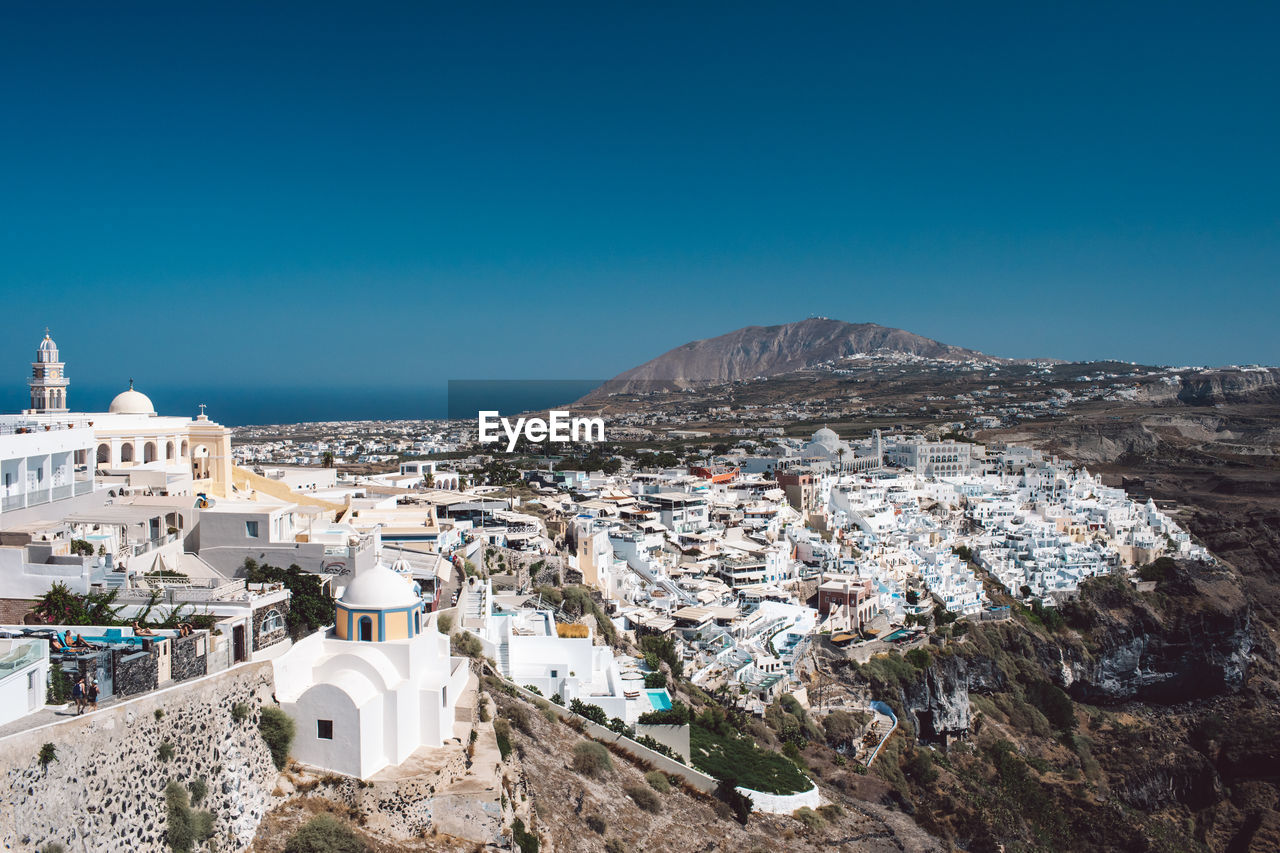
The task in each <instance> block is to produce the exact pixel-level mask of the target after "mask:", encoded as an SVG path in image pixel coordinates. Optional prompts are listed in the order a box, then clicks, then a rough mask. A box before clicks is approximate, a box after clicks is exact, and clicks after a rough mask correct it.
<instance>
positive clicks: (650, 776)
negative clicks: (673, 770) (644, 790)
mask: <svg viewBox="0 0 1280 853" xmlns="http://www.w3.org/2000/svg"><path fill="white" fill-rule="evenodd" d="M644 780H645V781H646V783H649V788H653V789H654V790H655V792H658V793H659V794H666V793H667V792H669V790H671V780H669V779H667V774H664V772H662V771H660V770H650V771H649V772H646V774H645V775H644Z"/></svg>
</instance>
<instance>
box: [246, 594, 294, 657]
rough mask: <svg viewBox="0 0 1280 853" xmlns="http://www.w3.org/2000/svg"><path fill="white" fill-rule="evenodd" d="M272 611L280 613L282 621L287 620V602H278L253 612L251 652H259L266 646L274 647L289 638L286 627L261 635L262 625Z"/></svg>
mask: <svg viewBox="0 0 1280 853" xmlns="http://www.w3.org/2000/svg"><path fill="white" fill-rule="evenodd" d="M272 610H278V611H280V616H281V617H282V618H284V619H286V620H287V619H288V618H289V602H287V601H280V602H277V603H275V604H272V605H270V606H269V607H259V608H258V609H256V610H254V611H253V620H252V621H253V650H254V651H255V652H256V651H259V650H260V649H265V648H266V647H267V646H274V645H275V644H276V643H279V642H281V641H283V640H285V639H287V638H288V637H289V631H288V629H287V628H286V627H283V626H282V627H280V628H277V629H276V630H274V631H269V632H267V633H266V634H263V633H262V623H263V622H265V621H266V618H267V614H268V613H270V612H271V611H272Z"/></svg>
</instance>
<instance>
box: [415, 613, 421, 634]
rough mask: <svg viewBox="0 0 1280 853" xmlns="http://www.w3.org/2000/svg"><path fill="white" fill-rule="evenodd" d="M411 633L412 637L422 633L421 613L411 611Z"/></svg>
mask: <svg viewBox="0 0 1280 853" xmlns="http://www.w3.org/2000/svg"><path fill="white" fill-rule="evenodd" d="M413 633H414V636H417V635H418V634H421V633H422V611H421V610H415V611H413Z"/></svg>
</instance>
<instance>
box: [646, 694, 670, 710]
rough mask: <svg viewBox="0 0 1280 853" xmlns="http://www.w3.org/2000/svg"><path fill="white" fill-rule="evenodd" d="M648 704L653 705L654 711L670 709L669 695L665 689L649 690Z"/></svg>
mask: <svg viewBox="0 0 1280 853" xmlns="http://www.w3.org/2000/svg"><path fill="white" fill-rule="evenodd" d="M647 692H648V694H649V704H650V705H652V706H653V710H655V711H670V710H671V697H670V696H668V695H667V691H665V690H649V691H647Z"/></svg>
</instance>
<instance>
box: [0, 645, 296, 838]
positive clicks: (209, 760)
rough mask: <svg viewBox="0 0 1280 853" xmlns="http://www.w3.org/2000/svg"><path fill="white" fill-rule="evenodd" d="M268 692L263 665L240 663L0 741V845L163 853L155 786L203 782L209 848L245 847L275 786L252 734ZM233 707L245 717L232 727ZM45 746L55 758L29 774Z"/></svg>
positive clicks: (267, 667)
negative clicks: (168, 748) (169, 750)
mask: <svg viewBox="0 0 1280 853" xmlns="http://www.w3.org/2000/svg"><path fill="white" fill-rule="evenodd" d="M271 691H272V679H271V664H270V663H260V664H246V665H244V666H239V667H236V668H234V669H231V670H227V671H225V672H222V673H218V674H216V675H211V676H206V677H205V678H201V679H195V680H191V681H187V682H183V683H181V684H178V685H174V686H173V687H169V688H166V689H164V690H160V691H156V692H153V693H148V694H146V695H145V696H139V697H137V698H135V699H129V700H126V701H124V702H121V703H119V704H117V705H113V706H111V707H109V708H104V709H103V710H101V711H96V712H93V713H87V714H85V715H83V716H79V717H68V718H66V719H65V720H61V721H59V722H56V723H52V724H49V725H45V726H42V727H40V728H35V729H30V730H28V731H24V732H19V733H17V734H13V735H10V736H8V737H6V738H4V739H0V768H3V769H2V770H0V772H2V773H3V774H4V775H3V780H4V784H3V785H0V846H3V848H4V849H6V850H11V849H29V848H38V847H42V846H44V845H45V844H47V843H48V842H51V841H52V842H58V843H60V844H62V845H63V846H64V847H65V848H66V849H67V850H77V851H99V850H101V851H140V853H167V851H168V846H167V844H166V841H165V827H166V824H167V822H168V821H167V806H166V803H165V793H164V792H165V785H166V783H167V782H168V781H169V780H170V779H176V780H178V781H180V782H182V783H183V784H189V783H190V782H191V781H192V780H194V779H197V778H201V777H203V778H204V779H205V780H206V782H207V784H208V791H209V793H208V796H207V797H206V799H205V801H204V802H202V803H200V804H199V805H198V806H196V808H197V809H199V810H208V811H210V812H212V814H213V817H214V829H215V833H214V838H215V840H216V841H217V844H218V849H220V850H224V851H225V850H241V849H244V848H246V847H247V846H248V845H249V844H250V842H252V840H253V836H254V833H255V832H256V830H257V827H258V823H259V821H261V819H262V816H263V814H264V813H265V812H266V811H267V809H268V808H269V806H270V800H271V793H272V791H273V790H274V788H275V784H276V775H277V774H276V769H275V766H274V765H273V764H272V763H271V754H270V752H269V750H268V749H267V745H266V743H265V742H264V741H263V739H262V736H261V735H260V734H259V733H258V725H257V721H258V711H259V708H260V707H261V705H262V704H263V703H264V702H268V703H269V702H270V700H271ZM238 702H243V703H245V704H247V705H248V706H249V707H250V708H251V709H252V710H251V714H250V716H249V718H248V719H247V720H245V721H243V722H240V723H236V722H234V721H233V720H232V718H231V709H232V707H233V706H234V705H235V704H236V703H238ZM157 710H159V711H163V714H162V716H161V717H160V719H157V718H156V711H157ZM165 741H168V742H169V743H171V744H172V745H173V757H172V758H171V759H170V760H168V761H162V760H161V759H160V756H159V748H160V744H161V743H163V742H165ZM46 743H51V744H53V746H54V748H55V749H56V750H57V759H56V760H54V761H52V762H50V763H49V765H48V766H47V767H46V768H41V766H40V762H39V760H38V758H37V756H38V755H39V753H40V749H41V746H42V745H43V744H46Z"/></svg>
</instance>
